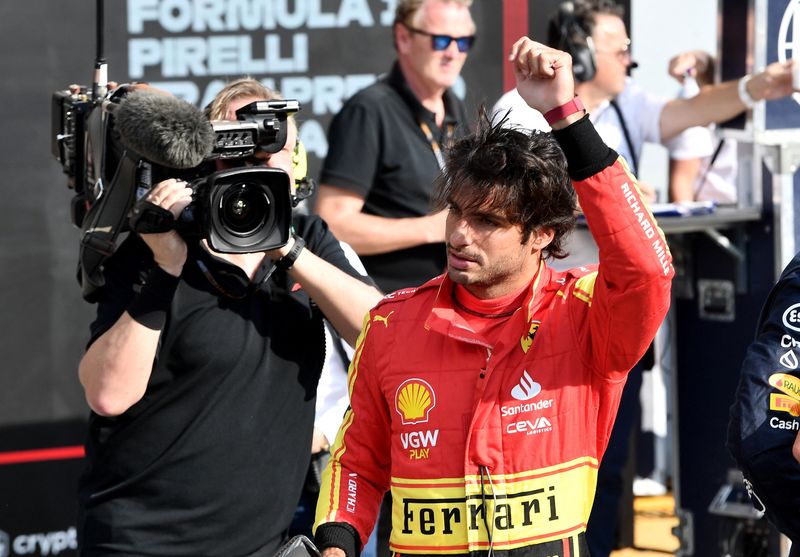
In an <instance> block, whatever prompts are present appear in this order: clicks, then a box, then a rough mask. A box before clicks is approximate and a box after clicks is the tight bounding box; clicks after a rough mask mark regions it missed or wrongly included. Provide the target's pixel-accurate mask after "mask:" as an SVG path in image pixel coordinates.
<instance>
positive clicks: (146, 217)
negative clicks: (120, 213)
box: [128, 199, 177, 234]
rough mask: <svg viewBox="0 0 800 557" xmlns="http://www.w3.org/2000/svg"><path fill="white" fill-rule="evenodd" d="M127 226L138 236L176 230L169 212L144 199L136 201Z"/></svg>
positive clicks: (175, 223)
mask: <svg viewBox="0 0 800 557" xmlns="http://www.w3.org/2000/svg"><path fill="white" fill-rule="evenodd" d="M128 224H129V225H130V227H131V230H133V231H135V232H137V233H139V234H155V233H158V232H169V231H170V230H175V229H176V228H177V226H176V225H177V222H176V220H175V217H174V216H173V215H172V213H171V212H170V211H169V210H167V209H164V208H163V207H161V206H159V205H155V204H153V203H150V202H149V201H145V200H144V199H140V200H139V201H137V202H136V204H135V205H134V206H133V209H131V213H130V216H129V217H128Z"/></svg>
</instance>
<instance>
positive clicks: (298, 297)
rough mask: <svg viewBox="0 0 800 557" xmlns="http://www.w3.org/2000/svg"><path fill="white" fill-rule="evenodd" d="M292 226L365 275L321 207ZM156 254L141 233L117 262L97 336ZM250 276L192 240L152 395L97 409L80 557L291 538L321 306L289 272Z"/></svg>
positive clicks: (217, 550)
mask: <svg viewBox="0 0 800 557" xmlns="http://www.w3.org/2000/svg"><path fill="white" fill-rule="evenodd" d="M294 226H295V229H296V231H297V233H298V234H300V235H301V236H302V237H303V238H304V239H305V240H306V242H307V245H308V248H309V249H310V250H311V251H312V252H314V253H315V254H316V255H318V256H319V257H321V258H323V259H325V260H326V261H328V262H330V263H332V264H333V265H335V266H336V267H339V268H340V269H342V270H344V271H345V272H347V273H348V274H350V275H352V276H355V277H358V278H360V279H361V280H365V279H364V278H363V277H361V276H360V275H359V274H358V272H357V271H355V270H354V269H352V268H351V267H350V265H349V264H348V262H347V259H346V257H345V255H344V253H343V252H342V250H341V248H340V247H339V243H338V241H337V240H336V239H335V238H334V237H333V235H332V234H330V232H329V231H328V230H327V226H326V225H325V224H324V222H323V221H322V220H321V219H319V218H318V217H316V216H296V217H295V219H294ZM152 265H153V262H152V256H151V255H150V252H149V249H148V248H147V247H146V246H145V245H144V243H143V242H142V241H141V240H140V239H139V238H138V237H134V236H131V237H130V238H128V239H127V240H126V241H125V242H124V243H123V245H122V246H120V248H119V250H118V251H117V252H116V253H115V254H114V255H113V256H112V257H111V258H109V259H108V260H107V262H106V265H105V277H106V280H107V284H106V286H105V287H104V288H103V289H102V290H101V291H100V292H99V296H100V298H99V302H98V310H97V319H96V321H95V322H94V323H93V324H92V326H91V331H92V338H97V337H98V336H100V335H101V334H102V333H103V332H104V331H106V330H108V329H109V328H110V327H111V326H112V325H113V324H114V323H115V322H116V321H117V319H118V318H119V316H120V315H121V314H122V312H123V311H124V310H125V308H126V307H127V306H128V304H129V302H130V300H131V299H132V297H133V296H134V294H135V291H136V289H137V288H138V284H139V278H140V276H142V275H143V274H144V272H145V271H146V270H147V269H148V268H150V267H152ZM206 273H210V274H211V275H212V277H213V279H214V280H213V281H211V280H209V278H208V277H207V275H206ZM215 284H216V286H215ZM248 284H249V280H248V278H247V277H246V276H245V274H244V272H242V271H241V269H239V268H238V267H235V266H233V265H231V264H229V263H227V262H225V261H223V260H221V259H219V258H217V257H215V256H213V255H212V254H210V253H209V252H207V251H206V250H205V249H203V248H202V247H201V246H199V244H194V245H190V253H189V258H188V260H187V262H186V264H185V265H184V270H183V273H182V275H181V281H180V283H179V286H178V289H177V291H176V293H175V297H174V299H173V302H172V306H171V308H170V311H169V315H168V319H167V323H166V325H165V327H164V330H163V332H162V335H161V339H160V346H159V349H158V354H157V361H156V362H155V365H154V368H153V371H152V376H151V378H150V381H149V384H148V386H147V391H146V393H145V395H144V397H143V398H142V399H141V400H140V401H139V402H137V403H136V404H135V405H134V406H132V407H131V408H130V409H129V410H128V411H127V412H125V413H124V414H122V415H121V416H118V417H115V418H105V417H101V416H98V415H96V414H94V413H92V414H91V417H90V422H89V435H88V439H87V445H86V448H87V462H88V466H87V469H86V471H85V473H84V475H83V477H82V478H81V481H80V517H79V539H80V542H81V547H82V549H81V555H84V556H95V555H161V556H170V557H177V556H192V557H197V556H204V555H207V556H225V557H235V556H244V555H248V554H250V553H252V552H254V551H256V550H257V549H259V548H265V551H266V553H267V554H272V553H274V550H275V549H277V548H278V547H279V545H280V543H281V542H282V541H283V538H284V536H285V533H286V529H287V528H288V526H289V524H290V522H291V520H292V516H293V513H294V510H295V507H296V504H297V501H298V499H299V496H300V491H301V488H302V484H303V481H304V479H305V475H306V470H307V466H308V462H309V458H310V457H309V448H310V447H311V432H312V427H313V420H314V403H315V391H316V386H317V381H318V379H319V374H320V370H321V366H322V361H323V358H324V336H323V324H322V315H321V312H320V311H319V309H318V308H317V307H316V306H315V305H314V304H313V303H312V302H311V301H310V299H309V298H308V296H307V295H306V294H305V292H304V291H303V289H302V288H301V287H300V285H298V284H295V283H293V281H292V280H291V279H290V278H289V277H288V275H287V274H285V273H283V272H280V271H277V272H276V273H275V274H274V275H273V276H272V278H271V279H270V280H269V281H268V283H266V284H265V285H264V286H262V287H261V288H260V289H258V290H255V289H252V290H250V291H248V290H247V288H246V286H247V285H248ZM219 289H222V290H225V291H226V292H227V294H221V293H220V292H219ZM248 292H249V293H248ZM231 295H232V296H235V297H231ZM240 295H244V297H242V298H238V296H240Z"/></svg>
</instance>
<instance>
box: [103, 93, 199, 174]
mask: <svg viewBox="0 0 800 557" xmlns="http://www.w3.org/2000/svg"><path fill="white" fill-rule="evenodd" d="M113 117H114V126H115V128H116V131H117V133H118V134H119V138H120V142H121V143H122V144H123V145H124V146H125V147H127V148H129V149H132V150H134V151H135V152H136V153H138V154H139V155H141V156H142V157H144V158H145V159H147V160H149V161H151V162H154V163H156V164H160V165H162V166H166V167H170V168H193V167H195V166H197V165H199V164H200V163H201V162H203V159H205V158H206V157H207V156H208V155H210V154H211V152H212V150H213V149H214V129H213V128H212V126H211V123H210V122H209V121H208V119H207V118H206V116H205V115H204V114H203V112H202V111H201V110H200V109H199V108H197V107H195V106H194V105H192V104H190V103H188V102H186V101H183V100H181V99H179V98H177V97H173V96H169V95H166V94H159V93H152V92H146V91H134V92H132V93H129V94H128V95H126V96H125V97H124V98H123V99H122V100H121V101H120V103H119V105H118V106H117V107H116V108H115V109H114V111H113Z"/></svg>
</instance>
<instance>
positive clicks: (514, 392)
mask: <svg viewBox="0 0 800 557" xmlns="http://www.w3.org/2000/svg"><path fill="white" fill-rule="evenodd" d="M540 392H542V386H541V385H540V384H539V383H537V382H536V381H534V380H533V378H532V377H531V376H530V375H529V374H528V370H523V371H522V378H521V379H520V380H519V383H517V384H516V385H514V388H513V389H511V396H513V397H514V398H515V399H517V400H530V399H532V398H533V397H535V396H536V395H538V394H539V393H540Z"/></svg>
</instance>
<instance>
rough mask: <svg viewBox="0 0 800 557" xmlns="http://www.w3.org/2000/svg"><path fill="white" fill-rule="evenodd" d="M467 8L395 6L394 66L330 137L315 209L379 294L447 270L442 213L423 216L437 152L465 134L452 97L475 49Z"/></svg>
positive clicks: (429, 0)
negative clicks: (360, 263) (355, 257)
mask: <svg viewBox="0 0 800 557" xmlns="http://www.w3.org/2000/svg"><path fill="white" fill-rule="evenodd" d="M470 5H471V0H399V1H398V2H397V7H396V12H395V21H394V27H393V34H394V45H395V49H396V52H397V60H396V62H395V63H394V65H393V66H392V68H391V71H390V72H389V74H388V75H386V76H384V77H382V78H381V79H379V80H378V81H377V82H376V83H375V84H373V85H371V86H370V87H367V88H366V89H364V90H362V91H360V92H358V93H357V94H356V95H354V96H353V97H352V98H351V99H349V100H348V101H347V102H346V103H345V105H344V107H343V108H342V110H341V111H340V112H339V113H338V114H337V115H336V116H335V117H334V119H333V121H332V123H331V126H330V129H329V131H328V145H329V150H328V155H327V158H326V159H325V163H324V165H323V168H322V173H321V177H320V187H319V194H318V197H317V204H316V210H317V212H318V213H319V214H320V215H321V216H322V217H323V218H324V219H325V221H326V222H328V224H329V226H330V227H331V230H332V231H333V232H334V233H335V234H336V236H337V237H338V238H340V239H341V240H343V241H345V242H347V243H348V244H350V245H351V246H353V248H354V249H355V250H356V252H357V253H358V254H359V256H360V257H361V259H362V261H363V262H364V266H365V267H366V269H367V271H368V272H369V274H370V277H372V278H373V279H374V280H375V281H376V282H377V284H378V286H380V287H381V288H382V289H383V290H384V291H385V292H391V291H394V290H397V289H399V288H403V287H406V286H417V285H419V284H421V283H423V282H424V281H426V280H428V279H430V278H432V277H434V276H436V275H438V274H440V273H441V272H442V270H443V269H444V267H445V251H444V247H443V241H444V214H443V213H441V212H439V213H436V214H429V209H430V205H429V201H430V195H431V192H432V187H433V182H434V181H435V180H436V178H437V177H438V176H439V174H440V171H441V165H442V161H443V155H442V153H443V150H444V149H445V147H446V146H447V144H449V143H450V142H451V141H453V140H454V139H457V138H459V137H461V136H462V135H463V134H464V133H465V132H466V131H467V129H468V124H467V115H466V111H465V108H464V104H463V103H462V101H461V100H459V99H458V97H456V95H455V94H454V93H453V92H452V90H451V89H450V88H451V86H452V85H453V84H454V83H455V81H456V80H457V79H458V77H459V74H460V72H461V68H462V67H463V65H464V62H465V61H466V59H467V55H468V54H469V50H470V48H471V47H472V45H473V44H474V41H475V24H474V22H473V20H472V16H471V15H470V11H469V9H470Z"/></svg>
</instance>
